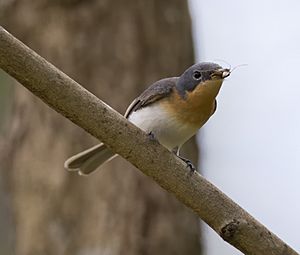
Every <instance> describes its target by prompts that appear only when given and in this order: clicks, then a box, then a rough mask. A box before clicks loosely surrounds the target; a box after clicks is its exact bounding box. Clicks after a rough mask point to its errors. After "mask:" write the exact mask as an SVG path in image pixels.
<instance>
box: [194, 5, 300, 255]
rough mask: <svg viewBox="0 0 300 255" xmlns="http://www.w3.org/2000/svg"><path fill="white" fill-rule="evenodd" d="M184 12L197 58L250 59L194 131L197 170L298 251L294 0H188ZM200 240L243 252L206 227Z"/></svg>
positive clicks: (299, 110) (299, 118) (297, 11)
mask: <svg viewBox="0 0 300 255" xmlns="http://www.w3.org/2000/svg"><path fill="white" fill-rule="evenodd" d="M190 10H191V15H192V18H193V24H194V39H195V49H196V54H197V61H216V59H218V60H219V59H222V60H225V61H227V62H229V63H230V64H231V65H232V66H234V65H238V64H245V63H246V64H248V66H246V67H240V68H238V69H236V70H235V71H234V72H233V73H232V75H231V76H230V77H229V78H228V80H227V81H226V82H225V84H224V85H223V88H222V90H221V93H220V95H219V96H218V109H217V112H216V114H215V115H214V116H213V117H212V118H211V119H210V121H209V122H208V123H207V124H206V125H205V127H204V128H203V129H202V130H201V132H200V135H199V141H200V144H201V155H200V157H201V169H202V172H203V173H204V175H205V176H206V178H207V179H209V180H210V181H211V182H213V183H214V184H215V185H217V186H218V187H219V188H220V189H221V190H222V191H224V192H225V193H226V194H227V195H229V196H230V197H231V198H232V199H234V200H235V201H236V202H237V203H239V204H240V205H241V206H242V207H243V208H245V209H246V210H247V211H248V212H250V213H251V214H252V215H253V216H254V217H255V218H257V219H258V220H259V221H261V222H262V223H263V224H264V225H266V226H267V227H268V228H269V229H270V230H272V231H273V232H274V233H275V234H277V235H278V236H279V237H280V238H282V239H283V240H284V241H286V242H287V243H288V244H289V245H291V246H292V247H293V248H294V249H296V250H297V251H300V235H299V229H300V104H299V101H300V79H299V77H300V1H299V0H286V1H279V0H273V1H272V0H265V1H259V0H252V1H233V0H227V1H221V0H210V1H204V0H190ZM217 62H218V63H219V64H221V65H222V66H226V64H225V63H222V62H220V61H217ZM205 239H206V241H207V242H206V252H205V255H220V254H222V255H234V254H241V253H240V252H239V251H237V250H236V249H235V248H232V247H231V246H229V245H228V244H226V243H225V242H223V241H222V240H221V238H219V237H218V236H217V234H215V233H214V232H213V231H212V230H210V229H209V228H208V227H205Z"/></svg>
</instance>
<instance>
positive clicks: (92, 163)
mask: <svg viewBox="0 0 300 255" xmlns="http://www.w3.org/2000/svg"><path fill="white" fill-rule="evenodd" d="M116 155H117V154H115V153H113V152H112V151H111V150H110V149H108V148H107V147H106V146H105V145H104V144H103V143H101V144H98V145H96V146H94V147H92V148H90V149H87V150H85V151H83V152H80V153H78V154H76V155H74V156H73V157H71V158H69V159H68V160H66V162H65V164H64V166H65V168H66V169H67V170H69V171H78V173H79V174H80V175H88V174H90V173H92V172H94V171H95V170H96V169H97V168H98V167H99V166H100V165H102V164H103V163H105V162H106V161H109V160H111V159H113V158H114V157H115V156H116Z"/></svg>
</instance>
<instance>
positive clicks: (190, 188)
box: [0, 27, 298, 255]
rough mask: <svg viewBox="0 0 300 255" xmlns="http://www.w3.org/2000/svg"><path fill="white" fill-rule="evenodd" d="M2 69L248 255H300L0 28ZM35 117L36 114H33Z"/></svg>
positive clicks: (197, 175) (123, 119)
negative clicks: (173, 196) (146, 176)
mask: <svg viewBox="0 0 300 255" xmlns="http://www.w3.org/2000/svg"><path fill="white" fill-rule="evenodd" d="M0 67H1V68H2V69H3V70H4V71H6V72H7V73H8V74H10V75H11V76H12V77H14V78H15V79H16V80H18V81H19V82H20V83H21V84H23V86H24V87H26V88H27V89H28V90H30V91H31V92H32V93H33V94H35V95H36V96H37V97H39V98H41V99H42V100H43V101H44V102H45V103H46V104H48V105H49V106H50V107H52V108H53V109H54V110H56V111H57V112H59V113H60V114H62V115H63V116H65V117H67V118H68V119H70V120H71V121H73V122H74V123H75V124H77V125H78V126H80V127H82V128H83V129H85V130H86V131H87V132H89V133H90V134H92V135H93V136H95V137H96V138H98V139H99V140H101V141H102V142H104V143H105V144H107V146H109V147H110V148H111V149H112V150H113V151H114V152H116V153H118V154H120V155H121V156H122V157H124V158H126V159H127V160H128V161H130V162H131V163H132V164H133V165H135V166H136V167H137V168H138V169H140V170H141V171H142V172H143V173H144V174H146V175H148V176H150V177H151V178H153V179H154V180H155V181H156V182H157V183H158V184H159V185H160V186H161V187H163V188H164V189H166V190H167V191H168V192H170V193H172V194H174V195H175V196H176V197H177V198H178V199H179V200H180V201H181V202H182V203H184V204H185V205H186V206H188V207H189V208H191V209H192V210H193V211H194V212H195V213H196V214H197V215H198V216H199V217H200V218H201V219H202V220H204V221H205V222H206V223H207V224H208V225H209V226H211V227H212V228H213V229H214V230H215V231H216V232H217V233H218V234H219V235H220V236H221V237H222V238H223V239H224V240H225V241H227V242H229V243H230V244H232V245H233V246H235V247H236V248H237V249H239V250H240V251H242V252H243V253H245V254H251V255H252V254H255V255H256V254H257V255H265V254H270V255H296V254H298V253H297V252H295V251H294V250H293V249H292V248H290V247H289V246H288V245H287V244H285V243H284V242H283V241H282V240H281V239H279V238H278V237H277V236H276V235H274V234H273V233H271V232H270V231H269V230H268V229H267V228H266V227H264V226H263V225H262V224H261V223H259V222H258V221H256V220H255V219H254V218H253V217H252V216H251V215H250V214H248V213H247V212H246V211H245V210H243V209H242V208H241V207H240V206H239V205H237V204H236V203H234V202H233V201H232V200H231V199H230V198H228V197H227V196H226V195H225V194H224V193H222V192H221V191H220V190H219V189H217V188H216V187H215V186H214V185H212V184H211V183H210V182H208V181H207V180H205V179H204V178H203V177H202V176H201V175H199V174H193V175H192V176H191V175H189V174H187V173H188V172H187V169H186V166H185V165H184V164H183V163H182V162H181V161H180V160H179V159H177V157H175V156H174V155H173V154H172V153H170V152H169V151H168V150H167V149H165V148H164V147H163V146H161V145H160V144H158V143H157V142H154V141H152V140H151V139H149V137H148V136H147V135H146V134H145V133H144V132H143V131H141V130H140V129H139V128H137V127H135V126H134V125H133V124H131V123H129V122H128V121H127V120H126V119H125V118H123V116H121V115H120V114H119V113H117V112H116V111H115V110H113V109H112V108H110V107H109V106H108V105H106V104H105V103H103V102H102V101H101V100H100V99H98V98H97V97H96V96H94V95H93V94H91V93H90V92H88V91H87V90H86V89H84V88H83V87H81V86H80V85H79V84H78V83H76V82H75V81H73V80H72V79H71V78H70V77H68V76H67V75H65V74H64V73H63V72H61V71H60V70H58V69H57V68H55V67H54V66H53V65H51V64H50V63H48V62H47V61H46V60H45V59H43V58H42V57H40V56H39V55H38V54H37V53H35V52H34V51H32V50H31V49H29V48H28V47H27V46H25V45H24V44H23V43H21V42H20V41H18V40H17V39H16V38H14V37H13V36H12V35H11V34H9V33H8V32H7V31H6V30H4V29H3V28H2V27H0ZM32 114H34V113H32Z"/></svg>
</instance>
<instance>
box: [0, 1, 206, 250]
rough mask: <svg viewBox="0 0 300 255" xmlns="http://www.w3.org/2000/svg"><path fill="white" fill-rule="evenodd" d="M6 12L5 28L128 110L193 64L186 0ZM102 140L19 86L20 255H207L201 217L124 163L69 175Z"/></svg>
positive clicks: (13, 188) (10, 157)
mask: <svg viewBox="0 0 300 255" xmlns="http://www.w3.org/2000/svg"><path fill="white" fill-rule="evenodd" d="M0 15H1V16H0V21H1V24H2V25H4V26H5V27H6V29H7V30H9V31H10V32H11V33H13V34H14V35H15V36H16V37H18V38H19V39H21V40H22V41H23V42H25V43H26V44H28V45H29V46H30V47H32V48H33V49H34V50H36V51H37V52H38V53H39V54H41V55H42V56H44V57H45V58H46V59H48V60H49V61H50V62H52V63H53V64H55V65H56V66H58V67H59V68H61V69H62V70H63V71H64V72H66V73H67V74H68V75H70V76H71V77H72V78H74V79H75V80H77V81H78V82H79V83H81V84H84V85H85V86H86V87H87V89H89V90H90V91H92V92H93V93H95V94H96V95H97V96H99V97H100V98H101V99H103V100H104V101H105V102H107V103H109V104H110V105H111V106H112V107H114V108H115V109H117V110H118V111H120V112H124V110H125V109H126V107H127V105H128V104H129V103H130V101H131V100H133V98H134V97H135V96H137V95H138V94H139V93H140V92H141V91H143V89H144V88H145V87H146V86H147V85H149V84H150V83H152V82H154V81H156V80H158V79H159V78H162V77H167V76H175V75H178V74H180V72H182V71H183V70H184V69H185V68H186V67H187V66H189V65H190V64H192V63H193V49H192V40H191V28H190V17H189V14H188V8H187V3H186V1H182V0H175V1H174V0H173V1H171V0H167V1H160V0H152V1H147V0H144V1H135V0H128V1H123V0H114V1H108V0H101V1H80V0H64V1H46V0H23V1H21V0H16V1H8V0H6V1H4V3H3V4H2V10H1V13H0ZM79 103H80V102H79ZM87 110H88V109H87ZM95 143H97V141H96V140H95V139H93V138H91V137H90V136H88V135H87V134H86V133H85V132H84V131H82V130H80V129H79V128H78V127H76V126H74V125H73V124H72V123H70V122H69V121H67V120H65V119H64V118H63V117H61V116H59V115H58V114H57V113H56V112H53V111H52V110H51V109H49V108H48V107H47V106H46V105H44V104H43V103H42V102H40V101H39V100H38V99H37V98H35V97H34V96H32V95H31V94H30V93H29V92H28V91H26V90H25V89H24V88H22V87H21V86H16V87H15V90H14V103H13V113H12V118H11V123H10V128H9V131H8V134H7V139H6V159H5V161H4V162H5V165H4V169H5V171H2V178H4V179H5V182H6V183H7V184H8V191H9V194H10V197H11V198H12V202H11V204H12V209H11V210H12V213H13V222H14V233H15V236H14V247H15V251H14V252H15V254H22V255H23V254H24V255H27V254H28V255H29V254H89V255H93V254H130V255H134V254H164V255H168V254H172V255H176V254H197V255H199V254H200V245H199V228H198V219H197V217H196V216H194V215H193V214H192V213H191V212H190V211H189V210H187V209H186V208H185V207H184V206H182V205H181V204H179V203H178V202H177V201H176V200H175V199H174V198H173V197H172V196H170V195H169V194H167V193H166V192H165V191H163V190H162V189H161V188H160V187H158V186H157V185H156V184H155V183H154V182H153V181H152V180H150V179H149V178H147V177H145V176H143V175H142V174H141V173H139V172H138V171H137V170H135V169H134V168H133V167H132V166H131V165H130V164H129V163H127V162H126V161H125V160H123V159H122V158H118V159H116V160H114V161H112V162H110V163H108V164H106V165H105V167H103V169H102V171H101V172H98V173H96V174H94V175H93V176H91V177H88V178H83V177H80V176H78V175H77V174H72V173H67V172H66V171H65V170H64V169H63V162H64V160H65V159H66V158H67V157H69V156H71V155H72V154H74V153H76V152H79V151H81V150H82V149H85V148H87V147H89V146H91V145H93V144H95ZM190 146H191V147H190V151H191V152H192V153H193V157H194V160H195V159H196V155H197V149H196V147H195V143H191V144H190Z"/></svg>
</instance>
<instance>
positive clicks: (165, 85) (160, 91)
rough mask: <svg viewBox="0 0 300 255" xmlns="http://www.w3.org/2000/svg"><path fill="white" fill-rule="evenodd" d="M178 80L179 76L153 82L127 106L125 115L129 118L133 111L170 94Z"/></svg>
mask: <svg viewBox="0 0 300 255" xmlns="http://www.w3.org/2000/svg"><path fill="white" fill-rule="evenodd" d="M177 80H178V77H173V78H166V79H162V80H159V81H157V82H155V83H153V84H152V85H151V86H150V87H149V88H147V89H146V90H145V91H144V92H143V93H142V94H141V95H140V96H139V97H137V98H136V99H134V100H133V102H132V103H131V104H130V105H129V107H128V108H127V110H126V112H125V115H124V117H125V118H128V116H129V115H130V114H131V113H132V112H134V111H137V110H139V109H141V108H143V107H145V106H147V105H150V104H152V103H154V102H156V101H158V100H160V99H162V98H165V97H166V96H168V95H170V94H171V93H172V91H173V88H174V87H175V85H176V82H177Z"/></svg>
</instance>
